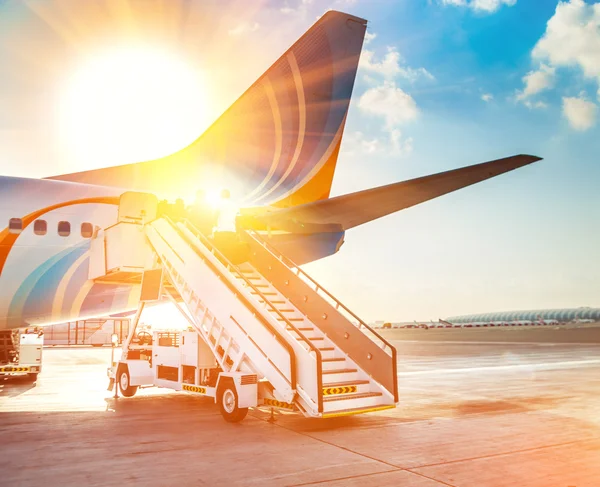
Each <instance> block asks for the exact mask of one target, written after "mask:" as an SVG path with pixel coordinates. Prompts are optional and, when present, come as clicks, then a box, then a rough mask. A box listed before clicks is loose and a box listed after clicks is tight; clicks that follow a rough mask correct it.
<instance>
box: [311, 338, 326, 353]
mask: <svg viewBox="0 0 600 487" xmlns="http://www.w3.org/2000/svg"><path fill="white" fill-rule="evenodd" d="M309 340H325V337H310V338H309ZM319 350H321V349H319Z"/></svg>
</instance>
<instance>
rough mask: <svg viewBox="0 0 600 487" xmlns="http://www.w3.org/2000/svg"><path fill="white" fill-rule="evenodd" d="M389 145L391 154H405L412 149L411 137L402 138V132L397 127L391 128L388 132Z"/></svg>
mask: <svg viewBox="0 0 600 487" xmlns="http://www.w3.org/2000/svg"><path fill="white" fill-rule="evenodd" d="M390 146H391V151H390V152H391V153H392V154H393V155H399V156H407V155H409V154H410V153H411V152H412V150H413V139H412V137H409V138H407V139H402V132H401V131H400V130H398V129H393V130H392V131H391V132H390Z"/></svg>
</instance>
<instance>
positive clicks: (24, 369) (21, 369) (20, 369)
mask: <svg viewBox="0 0 600 487" xmlns="http://www.w3.org/2000/svg"><path fill="white" fill-rule="evenodd" d="M30 370H31V367H0V372H29V371H30Z"/></svg>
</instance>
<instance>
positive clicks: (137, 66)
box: [60, 47, 210, 167]
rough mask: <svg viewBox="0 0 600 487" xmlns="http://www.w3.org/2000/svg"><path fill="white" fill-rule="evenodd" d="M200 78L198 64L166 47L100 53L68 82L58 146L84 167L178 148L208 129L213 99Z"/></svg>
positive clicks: (149, 156)
mask: <svg viewBox="0 0 600 487" xmlns="http://www.w3.org/2000/svg"><path fill="white" fill-rule="evenodd" d="M204 81H205V80H204V79H203V76H202V73H201V72H200V70H199V69H197V68H195V67H194V66H193V65H190V64H189V63H186V61H185V60H184V59H182V58H179V57H178V56H177V55H175V54H173V53H172V52H168V51H166V50H161V49H151V48H148V47H127V48H123V47H121V48H118V49H112V50H107V51H105V52H102V53H98V54H96V55H94V56H93V57H91V58H89V59H87V61H85V62H83V63H82V64H81V65H80V66H79V67H78V68H77V69H76V70H75V71H74V73H73V75H72V76H71V78H70V80H69V82H68V83H67V86H66V91H65V94H64V96H63V98H62V100H61V107H60V128H61V134H62V141H63V144H64V145H65V146H66V148H67V150H68V153H69V154H70V155H71V156H72V157H74V158H75V159H76V160H77V164H78V165H79V164H81V165H85V166H87V167H90V166H94V167H103V166H110V165H117V164H125V163H131V162H138V161H143V160H149V159H154V158H158V157H161V156H164V155H167V154H170V153H172V152H175V151H177V150H179V149H181V148H183V147H185V146H186V145H187V144H189V143H190V142H192V141H193V140H194V139H195V138H197V137H198V136H199V135H200V134H201V133H202V132H203V131H204V129H206V126H207V124H208V123H207V122H208V120H207V114H208V113H210V109H209V107H208V104H209V103H210V97H208V96H206V90H205V82H204Z"/></svg>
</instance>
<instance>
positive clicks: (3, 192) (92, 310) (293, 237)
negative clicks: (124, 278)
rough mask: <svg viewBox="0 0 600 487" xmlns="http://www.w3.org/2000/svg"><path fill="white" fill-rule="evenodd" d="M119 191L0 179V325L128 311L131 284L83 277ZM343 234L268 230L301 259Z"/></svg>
mask: <svg viewBox="0 0 600 487" xmlns="http://www.w3.org/2000/svg"><path fill="white" fill-rule="evenodd" d="M125 191H126V190H124V189H118V188H111V187H104V186H94V185H89V184H79V183H70V182H63V181H51V180H42V179H27V178H14V177H0V222H1V223H0V329H2V328H17V327H23V326H29V325H37V326H43V325H47V324H53V323H62V322H66V321H72V320H77V319H86V318H92V317H98V316H103V315H108V314H115V313H122V312H126V311H130V310H134V309H135V308H136V307H137V305H138V300H139V295H140V287H139V285H137V284H133V285H130V284H111V283H102V282H96V281H93V280H90V279H88V269H89V256H90V245H91V240H92V236H93V234H94V232H95V231H97V230H98V229H104V228H107V227H109V226H111V225H113V224H115V223H116V222H117V213H118V203H119V197H120V195H121V194H122V193H123V192H125ZM343 236H344V233H343V232H317V233H310V234H307V233H302V234H296V233H293V232H281V231H275V232H274V233H273V234H272V238H273V240H274V242H276V243H277V244H278V246H279V247H280V248H281V250H282V251H283V252H285V253H286V255H289V256H290V257H291V258H295V260H296V261H297V262H298V263H299V264H301V263H306V262H310V261H312V260H316V259H319V258H321V257H324V256H326V255H331V254H333V253H335V252H336V251H337V250H338V249H339V247H340V245H341V242H342V241H343Z"/></svg>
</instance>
